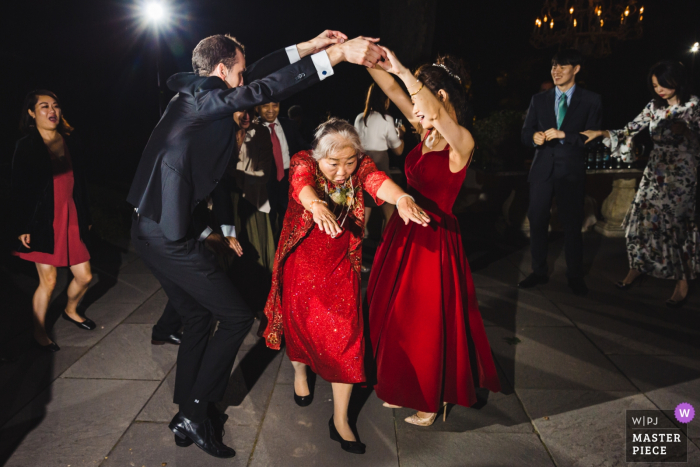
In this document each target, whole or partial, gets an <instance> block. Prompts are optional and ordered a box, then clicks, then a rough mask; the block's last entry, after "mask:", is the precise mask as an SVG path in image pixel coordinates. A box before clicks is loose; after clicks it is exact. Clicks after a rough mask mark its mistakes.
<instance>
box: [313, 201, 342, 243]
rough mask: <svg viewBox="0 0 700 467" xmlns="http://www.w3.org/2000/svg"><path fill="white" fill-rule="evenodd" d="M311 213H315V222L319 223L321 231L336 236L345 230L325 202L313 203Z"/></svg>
mask: <svg viewBox="0 0 700 467" xmlns="http://www.w3.org/2000/svg"><path fill="white" fill-rule="evenodd" d="M311 213H312V214H313V215H314V222H315V223H316V224H317V225H318V228H319V229H320V230H321V232H325V233H327V234H328V235H330V236H331V237H336V236H338V235H340V234H341V233H342V232H343V229H341V228H340V226H339V225H338V222H337V221H336V219H335V215H333V213H332V212H331V211H330V209H328V207H326V205H325V204H323V203H313V204H312V205H311Z"/></svg>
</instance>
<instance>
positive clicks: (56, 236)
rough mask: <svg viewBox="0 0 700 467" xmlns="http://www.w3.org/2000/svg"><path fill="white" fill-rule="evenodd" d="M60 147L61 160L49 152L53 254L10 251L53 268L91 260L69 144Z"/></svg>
mask: <svg viewBox="0 0 700 467" xmlns="http://www.w3.org/2000/svg"><path fill="white" fill-rule="evenodd" d="M63 147H64V151H65V158H63V159H61V158H59V157H57V156H55V155H54V154H53V153H52V152H51V151H49V155H50V156H51V166H52V168H53V242H54V245H53V254H50V253H42V252H40V251H32V252H29V253H18V252H13V253H12V254H13V255H15V256H19V257H20V258H22V259H25V260H27V261H31V262H33V263H39V264H50V265H51V266H56V267H62V266H74V265H76V264H81V263H85V262H86V261H90V253H88V250H87V247H86V246H85V244H84V243H83V241H82V240H81V239H80V227H79V226H78V211H77V210H76V208H75V201H73V185H74V182H75V179H74V178H73V166H72V165H71V158H70V154H69V153H68V145H66V144H65V143H64V144H63Z"/></svg>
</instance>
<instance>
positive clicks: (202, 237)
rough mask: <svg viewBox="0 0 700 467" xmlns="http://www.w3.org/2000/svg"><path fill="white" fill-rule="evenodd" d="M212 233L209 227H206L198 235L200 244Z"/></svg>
mask: <svg viewBox="0 0 700 467" xmlns="http://www.w3.org/2000/svg"><path fill="white" fill-rule="evenodd" d="M212 232H213V230H211V228H210V227H207V228H206V229H204V230H203V231H202V233H201V234H199V241H200V242H203V241H204V240H206V239H207V237H208V236H209V235H211V233H212Z"/></svg>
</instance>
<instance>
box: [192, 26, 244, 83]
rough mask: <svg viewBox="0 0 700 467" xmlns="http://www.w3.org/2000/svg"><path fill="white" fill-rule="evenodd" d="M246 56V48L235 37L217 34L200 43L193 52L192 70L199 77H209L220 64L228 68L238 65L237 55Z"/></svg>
mask: <svg viewBox="0 0 700 467" xmlns="http://www.w3.org/2000/svg"><path fill="white" fill-rule="evenodd" d="M239 50H240V51H241V53H242V54H244V55H245V47H243V44H241V43H240V42H238V41H237V40H236V38H235V37H233V36H229V35H228V34H216V35H215V36H209V37H207V38H205V39H202V40H201V41H199V44H197V47H195V48H194V50H193V51H192V69H193V70H194V72H195V74H197V75H199V76H209V75H210V74H211V73H212V71H214V68H216V66H217V65H218V64H219V63H223V64H224V66H225V67H226V68H232V67H233V65H235V64H236V58H237V57H236V53H237V52H238V51H239Z"/></svg>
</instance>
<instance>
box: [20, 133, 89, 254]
mask: <svg viewBox="0 0 700 467" xmlns="http://www.w3.org/2000/svg"><path fill="white" fill-rule="evenodd" d="M63 139H64V141H65V144H66V147H67V150H68V154H69V155H70V159H71V163H72V166H73V180H74V183H73V201H74V202H75V209H76V211H77V213H78V225H79V227H80V238H81V240H82V241H83V243H86V244H87V243H88V237H89V226H90V225H91V224H92V219H91V217H90V209H89V206H88V205H89V202H88V195H87V187H86V185H85V160H84V154H83V149H82V146H81V144H80V142H79V141H78V140H77V139H76V138H75V136H68V135H65V136H64V137H63ZM53 191H54V187H53V168H52V165H51V156H50V155H49V150H48V148H47V147H46V145H45V144H44V140H43V139H41V135H40V134H39V132H38V131H37V130H36V129H32V130H31V131H30V133H29V134H28V135H26V136H25V137H23V138H21V139H20V140H19V141H17V144H16V146H15V154H14V156H13V158H12V181H11V184H10V230H11V233H12V240H13V249H14V250H16V251H20V252H24V253H29V252H32V251H39V252H42V253H49V254H53V252H54V251H53V250H54V231H53V215H54V196H53ZM23 234H30V235H31V241H30V246H31V249H27V248H25V247H24V246H23V245H22V243H21V242H20V241H19V239H18V237H19V236H20V235H23Z"/></svg>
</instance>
